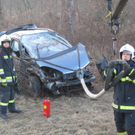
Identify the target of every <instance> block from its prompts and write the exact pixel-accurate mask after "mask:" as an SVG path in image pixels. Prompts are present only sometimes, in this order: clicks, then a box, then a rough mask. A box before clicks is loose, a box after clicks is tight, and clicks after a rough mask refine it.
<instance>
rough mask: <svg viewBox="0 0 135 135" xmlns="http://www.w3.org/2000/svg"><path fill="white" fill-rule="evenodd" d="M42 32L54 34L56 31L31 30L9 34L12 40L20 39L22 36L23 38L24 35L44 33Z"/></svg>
mask: <svg viewBox="0 0 135 135" xmlns="http://www.w3.org/2000/svg"><path fill="white" fill-rule="evenodd" d="M42 32H54V31H53V30H50V29H30V30H22V31H17V32H13V33H11V34H9V36H10V37H11V38H19V37H20V36H23V35H29V34H35V33H42Z"/></svg>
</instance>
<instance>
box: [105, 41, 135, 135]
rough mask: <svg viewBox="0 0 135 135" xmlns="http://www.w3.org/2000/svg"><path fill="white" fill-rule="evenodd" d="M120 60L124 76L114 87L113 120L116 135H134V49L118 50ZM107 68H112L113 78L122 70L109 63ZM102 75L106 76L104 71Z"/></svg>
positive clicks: (124, 47)
mask: <svg viewBox="0 0 135 135" xmlns="http://www.w3.org/2000/svg"><path fill="white" fill-rule="evenodd" d="M119 55H120V59H122V60H125V61H126V62H127V63H128V64H126V68H125V69H126V70H125V74H124V76H123V77H122V78H121V79H120V81H119V82H118V83H117V84H116V85H115V86H114V95H113V104H112V106H113V109H114V120H115V125H116V129H117V134H118V135H127V133H128V135H135V63H134V61H133V57H134V47H133V46H131V45H129V44H126V45H124V46H122V47H121V48H120V51H119ZM108 67H109V68H114V73H113V78H115V77H117V75H118V74H119V73H120V72H121V71H122V70H123V69H124V68H123V65H120V64H118V65H116V66H115V67H114V61H112V62H110V63H109V65H108ZM104 75H105V76H106V75H107V70H105V72H104Z"/></svg>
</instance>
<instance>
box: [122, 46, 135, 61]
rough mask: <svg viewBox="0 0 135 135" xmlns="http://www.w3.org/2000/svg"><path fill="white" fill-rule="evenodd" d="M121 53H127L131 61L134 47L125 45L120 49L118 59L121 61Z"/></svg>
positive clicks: (134, 50)
mask: <svg viewBox="0 0 135 135" xmlns="http://www.w3.org/2000/svg"><path fill="white" fill-rule="evenodd" d="M123 52H127V53H129V54H131V60H133V58H134V52H135V49H134V47H133V46H132V45H130V44H125V45H123V46H122V47H121V48H120V51H119V53H120V59H122V53H123Z"/></svg>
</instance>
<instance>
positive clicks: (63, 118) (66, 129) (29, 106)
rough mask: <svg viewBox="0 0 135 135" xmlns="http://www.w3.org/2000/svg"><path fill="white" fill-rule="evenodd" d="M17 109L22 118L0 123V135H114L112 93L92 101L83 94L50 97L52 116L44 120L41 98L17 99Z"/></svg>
mask: <svg viewBox="0 0 135 135" xmlns="http://www.w3.org/2000/svg"><path fill="white" fill-rule="evenodd" d="M15 99H16V108H18V109H22V111H23V113H22V114H9V113H8V116H9V117H10V118H11V119H10V120H3V119H0V123H2V124H1V127H0V134H1V135H5V134H6V135H30V134H31V135H82V134H83V135H115V127H114V121H113V112H112V107H111V100H112V92H108V93H106V95H104V96H103V97H102V98H100V99H99V100H91V99H90V98H89V97H88V96H87V95H86V94H85V93H84V92H80V93H76V94H72V96H71V97H67V96H58V97H50V100H51V116H50V117H49V118H46V117H44V116H43V100H44V99H43V98H37V99H36V100H34V99H33V98H26V97H25V96H24V95H23V96H20V97H18V96H16V98H15Z"/></svg>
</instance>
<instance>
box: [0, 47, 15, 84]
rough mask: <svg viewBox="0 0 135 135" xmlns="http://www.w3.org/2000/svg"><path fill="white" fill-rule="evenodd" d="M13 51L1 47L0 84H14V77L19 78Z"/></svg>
mask: <svg viewBox="0 0 135 135" xmlns="http://www.w3.org/2000/svg"><path fill="white" fill-rule="evenodd" d="M11 53H12V52H11ZM11 53H9V54H8V53H7V52H6V51H5V50H4V49H3V48H0V85H4V86H7V85H9V86H10V85H13V83H14V82H13V79H14V80H15V79H16V78H17V76H16V72H15V67H14V65H13V60H12V56H11ZM12 78H13V79H12Z"/></svg>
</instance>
